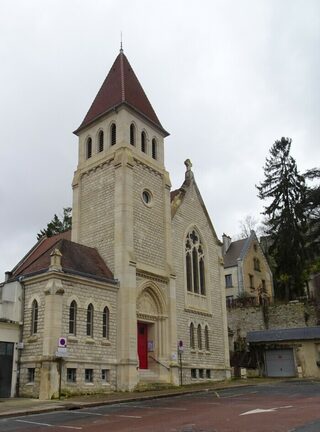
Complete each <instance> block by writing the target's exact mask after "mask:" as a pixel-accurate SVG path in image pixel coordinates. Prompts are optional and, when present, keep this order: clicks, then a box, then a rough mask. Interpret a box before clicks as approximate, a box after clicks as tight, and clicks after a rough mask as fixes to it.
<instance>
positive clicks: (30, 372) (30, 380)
mask: <svg viewBox="0 0 320 432" xmlns="http://www.w3.org/2000/svg"><path fill="white" fill-rule="evenodd" d="M35 372H36V370H35V368H28V383H34V377H35Z"/></svg>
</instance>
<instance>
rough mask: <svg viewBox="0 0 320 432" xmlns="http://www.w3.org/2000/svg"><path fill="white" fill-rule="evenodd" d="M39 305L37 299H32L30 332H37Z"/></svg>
mask: <svg viewBox="0 0 320 432" xmlns="http://www.w3.org/2000/svg"><path fill="white" fill-rule="evenodd" d="M38 315H39V306H38V302H37V300H33V302H32V309H31V333H32V334H35V333H38Z"/></svg>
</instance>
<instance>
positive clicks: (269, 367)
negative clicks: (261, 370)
mask: <svg viewBox="0 0 320 432" xmlns="http://www.w3.org/2000/svg"><path fill="white" fill-rule="evenodd" d="M266 374H267V376H269V377H292V376H295V375H296V368H295V365H294V356H293V350H292V349H282V350H270V351H266Z"/></svg>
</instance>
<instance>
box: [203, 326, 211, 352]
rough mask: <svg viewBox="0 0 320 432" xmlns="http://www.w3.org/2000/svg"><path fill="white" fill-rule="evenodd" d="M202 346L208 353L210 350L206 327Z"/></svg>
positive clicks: (206, 327)
mask: <svg viewBox="0 0 320 432" xmlns="http://www.w3.org/2000/svg"><path fill="white" fill-rule="evenodd" d="M204 346H205V350H206V351H209V350H210V345H209V328H208V326H207V325H206V326H205V328H204Z"/></svg>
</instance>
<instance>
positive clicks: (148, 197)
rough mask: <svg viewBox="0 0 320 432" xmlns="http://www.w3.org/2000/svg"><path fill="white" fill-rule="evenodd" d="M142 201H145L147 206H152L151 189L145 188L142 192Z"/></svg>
mask: <svg viewBox="0 0 320 432" xmlns="http://www.w3.org/2000/svg"><path fill="white" fill-rule="evenodd" d="M142 201H143V202H144V204H146V205H147V206H150V205H151V203H152V194H151V192H150V191H148V190H146V189H145V190H144V191H143V192H142Z"/></svg>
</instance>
